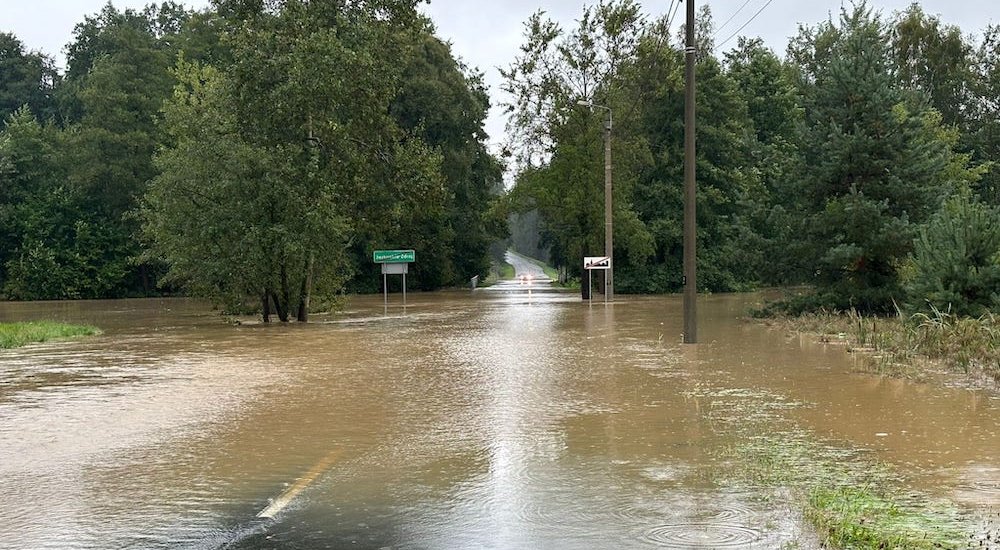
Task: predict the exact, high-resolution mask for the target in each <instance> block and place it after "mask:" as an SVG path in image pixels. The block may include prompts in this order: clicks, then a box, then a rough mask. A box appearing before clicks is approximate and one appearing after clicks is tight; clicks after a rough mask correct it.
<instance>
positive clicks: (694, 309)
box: [684, 0, 698, 344]
mask: <svg viewBox="0 0 1000 550" xmlns="http://www.w3.org/2000/svg"><path fill="white" fill-rule="evenodd" d="M686 1H687V25H686V27H685V30H686V35H687V40H686V41H685V42H686V45H685V48H684V60H685V63H684V72H685V80H686V85H685V89H684V343H685V344H695V343H697V342H698V323H697V316H698V256H697V253H696V251H695V246H696V243H697V228H696V224H695V213H696V212H695V199H696V196H697V186H696V184H695V162H696V160H697V157H696V155H695V131H694V129H695V126H694V115H695V111H694V99H695V86H694V84H695V82H694V73H695V61H696V56H695V54H696V53H697V48H696V46H695V36H694V0H686Z"/></svg>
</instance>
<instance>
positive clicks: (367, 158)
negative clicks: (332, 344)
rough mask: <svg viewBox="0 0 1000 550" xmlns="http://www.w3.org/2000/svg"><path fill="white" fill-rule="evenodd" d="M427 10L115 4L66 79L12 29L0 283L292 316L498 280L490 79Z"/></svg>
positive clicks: (1, 173) (386, 1)
mask: <svg viewBox="0 0 1000 550" xmlns="http://www.w3.org/2000/svg"><path fill="white" fill-rule="evenodd" d="M417 3H418V2H417V1H416V0H362V1H358V2H338V1H333V0H325V1H315V0H313V1H307V0H273V1H268V2H261V1H259V0H213V2H212V6H211V8H209V9H207V10H204V11H192V10H189V9H186V8H184V7H183V6H182V5H180V4H177V3H175V2H164V3H161V4H159V5H150V6H148V7H147V8H145V9H144V10H139V11H136V10H128V9H127V10H124V11H121V10H118V9H116V8H114V7H113V6H112V5H111V4H110V3H109V4H108V5H106V6H105V7H104V8H103V9H102V10H101V11H100V13H98V14H95V15H93V16H89V17H87V18H85V20H84V21H83V22H81V23H79V24H78V25H77V26H76V29H75V31H74V39H73V41H72V43H70V44H69V45H68V46H67V50H66V51H67V61H66V68H65V71H59V70H57V69H56V68H55V64H54V61H53V59H52V58H51V57H49V56H47V55H45V54H43V53H39V52H36V51H32V50H29V49H28V48H27V47H26V46H25V45H24V44H23V43H22V42H21V41H20V40H18V38H17V37H16V36H14V35H12V34H9V33H3V34H0V120H2V121H3V122H2V123H0V124H2V125H0V295H3V296H5V297H7V298H8V299H64V298H112V297H123V296H143V295H150V294H153V293H158V292H184V293H189V294H193V295H198V296H206V297H209V298H212V299H213V300H216V301H217V302H219V303H221V304H224V305H226V306H227V307H230V308H239V309H245V308H249V309H250V310H256V311H258V312H261V313H263V314H264V316H265V319H269V318H270V315H272V314H273V315H275V316H277V317H278V318H279V319H280V320H282V321H285V320H288V319H289V318H295V317H297V318H298V319H300V320H305V319H306V318H307V317H308V312H309V309H310V301H311V300H312V307H313V308H314V309H315V307H316V301H315V300H325V299H327V298H330V297H332V296H333V295H335V294H336V293H338V292H343V291H344V290H349V291H372V290H375V289H377V288H378V285H379V284H380V277H378V276H377V273H378V268H377V266H375V265H373V264H372V262H371V255H372V251H373V250H374V249H380V248H414V249H415V250H416V254H417V260H418V261H417V263H416V264H415V265H414V266H413V269H412V270H411V277H410V278H409V280H410V281H411V282H412V283H413V284H414V285H415V286H417V287H419V288H424V289H432V288H439V287H442V286H447V285H453V284H459V283H462V284H464V283H465V281H467V280H468V278H469V277H472V276H473V275H477V274H478V275H483V276H485V275H486V274H487V273H488V271H489V265H490V256H489V246H490V244H491V243H493V242H495V241H497V240H498V239H501V238H504V237H505V236H506V229H507V228H506V212H504V211H503V210H502V209H501V208H499V207H498V205H497V203H496V201H495V198H496V196H497V195H498V194H499V193H500V192H501V191H502V171H501V165H500V163H499V162H498V160H497V159H496V158H494V157H493V156H491V155H490V154H489V152H488V151H487V149H486V140H487V136H486V135H485V132H484V130H483V121H484V119H485V116H486V113H487V111H488V109H489V99H488V95H487V92H486V89H485V87H484V85H483V82H482V76H481V74H479V73H477V72H475V71H473V70H470V69H469V68H468V67H466V66H465V65H463V64H462V63H461V62H460V61H458V60H456V59H455V57H454V55H453V54H452V52H451V48H450V46H449V45H448V44H446V43H444V42H442V41H441V40H439V39H438V38H436V37H435V36H434V27H433V25H432V23H431V22H430V21H429V20H427V19H426V18H425V17H424V16H422V15H420V14H419V13H418V12H417V11H416V4H417Z"/></svg>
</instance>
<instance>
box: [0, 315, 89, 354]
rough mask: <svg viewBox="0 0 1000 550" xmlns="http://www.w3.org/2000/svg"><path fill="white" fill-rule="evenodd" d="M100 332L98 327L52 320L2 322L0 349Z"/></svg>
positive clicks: (0, 324)
mask: <svg viewBox="0 0 1000 550" xmlns="http://www.w3.org/2000/svg"><path fill="white" fill-rule="evenodd" d="M100 333H101V331H100V330H98V329H97V328H96V327H91V326H85V325H67V324H64V323H54V322H51V321H35V322H30V323H0V349H8V348H16V347H20V346H24V345H27V344H31V343H35V342H47V341H49V340H62V339H66V338H73V337H76V336H90V335H94V334H100Z"/></svg>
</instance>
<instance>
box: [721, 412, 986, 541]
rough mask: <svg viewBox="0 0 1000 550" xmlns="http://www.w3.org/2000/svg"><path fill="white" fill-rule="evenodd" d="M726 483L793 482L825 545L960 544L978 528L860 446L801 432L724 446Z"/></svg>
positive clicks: (765, 485)
mask: <svg viewBox="0 0 1000 550" xmlns="http://www.w3.org/2000/svg"><path fill="white" fill-rule="evenodd" d="M722 458H724V459H726V463H727V464H728V468H725V469H724V470H725V473H724V474H723V476H724V479H722V480H721V481H723V482H724V483H727V484H730V485H733V484H735V485H737V486H740V487H741V488H742V489H744V490H749V489H752V490H754V491H756V492H757V493H758V494H760V495H762V498H763V497H766V495H767V491H766V490H765V489H771V490H779V489H790V490H791V491H792V494H793V495H795V498H796V499H797V500H798V501H799V503H800V506H801V508H802V510H803V516H804V517H805V519H806V520H807V521H808V522H809V523H811V524H812V525H813V526H814V527H815V528H816V530H817V533H818V534H819V536H820V538H821V540H822V542H823V547H824V548H844V549H847V548H913V549H925V548H926V549H931V548H965V547H966V546H965V545H964V544H965V543H967V542H968V541H970V540H973V541H979V540H987V539H986V538H985V537H986V534H983V535H980V536H976V535H975V534H974V532H975V527H974V526H973V525H971V524H970V520H969V519H968V518H964V517H963V513H962V512H961V511H960V510H959V509H958V508H957V507H955V506H954V505H953V504H951V503H949V502H947V501H940V500H938V501H936V500H934V499H932V498H930V497H929V496H928V495H925V494H920V493H913V492H907V491H905V490H903V489H902V483H901V480H900V479H899V477H898V475H896V474H895V473H894V472H893V471H892V470H891V469H890V468H888V467H887V466H885V465H884V464H880V463H878V462H875V461H873V460H871V459H870V458H869V457H867V456H865V454H864V453H863V452H861V451H857V450H851V449H843V448H836V447H832V446H824V445H820V444H818V443H817V442H815V441H814V440H812V439H811V438H809V436H808V435H806V434H805V433H804V432H801V431H797V430H793V431H791V432H787V433H780V434H778V433H776V434H769V435H766V436H756V437H751V438H749V439H748V440H746V441H745V442H743V443H741V444H738V445H734V446H733V447H731V448H729V449H726V450H725V451H724V452H723V453H722Z"/></svg>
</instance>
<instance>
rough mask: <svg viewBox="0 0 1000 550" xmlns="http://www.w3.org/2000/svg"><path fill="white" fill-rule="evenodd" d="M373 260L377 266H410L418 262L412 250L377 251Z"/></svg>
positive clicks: (373, 254) (373, 255)
mask: <svg viewBox="0 0 1000 550" xmlns="http://www.w3.org/2000/svg"><path fill="white" fill-rule="evenodd" d="M372 260H373V261H374V262H375V263H377V264H408V263H413V262H415V261H417V254H416V252H414V251H412V250H376V251H375V252H374V253H372Z"/></svg>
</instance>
